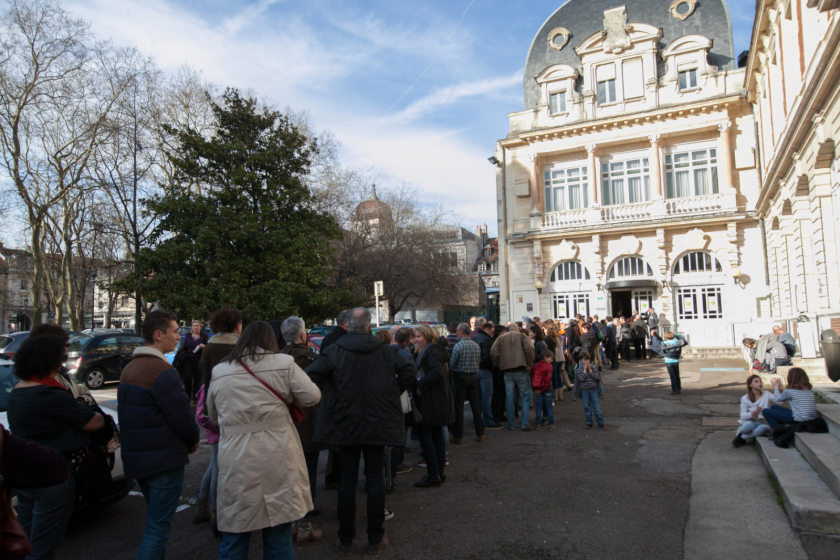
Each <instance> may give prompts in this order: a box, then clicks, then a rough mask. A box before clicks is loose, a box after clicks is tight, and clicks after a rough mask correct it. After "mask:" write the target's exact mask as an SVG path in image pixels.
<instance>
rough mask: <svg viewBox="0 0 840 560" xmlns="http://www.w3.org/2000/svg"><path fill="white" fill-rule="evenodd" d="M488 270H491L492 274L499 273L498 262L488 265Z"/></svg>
mask: <svg viewBox="0 0 840 560" xmlns="http://www.w3.org/2000/svg"><path fill="white" fill-rule="evenodd" d="M490 270H492V271H493V272H499V261H493V262H492V263H491V264H490Z"/></svg>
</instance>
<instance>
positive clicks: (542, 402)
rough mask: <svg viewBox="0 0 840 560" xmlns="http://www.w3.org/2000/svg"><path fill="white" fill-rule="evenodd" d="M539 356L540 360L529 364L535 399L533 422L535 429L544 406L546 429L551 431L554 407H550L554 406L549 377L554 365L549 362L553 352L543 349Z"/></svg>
mask: <svg viewBox="0 0 840 560" xmlns="http://www.w3.org/2000/svg"><path fill="white" fill-rule="evenodd" d="M541 357H542V360H540V361H539V362H536V363H535V364H534V365H533V366H531V388H532V389H533V390H534V396H535V397H536V401H537V406H536V417H535V422H534V424H536V429H537V430H539V429H540V427H541V425H542V424H541V420H540V418H541V417H542V414H541V413H542V410H543V407H545V409H546V415H547V416H548V429H549V430H550V431H551V430H554V408H552V407H553V406H554V402H553V401H554V398H553V397H554V395H553V392H552V390H551V378H552V376H553V374H554V367H553V366H552V365H551V362H553V361H554V353H553V352H552V351H551V350H543V353H542V355H541Z"/></svg>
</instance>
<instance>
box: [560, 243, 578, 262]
mask: <svg viewBox="0 0 840 560" xmlns="http://www.w3.org/2000/svg"><path fill="white" fill-rule="evenodd" d="M579 252H580V248H579V247H578V246H577V245H575V244H574V243H572V242H571V241H569V240H568V239H564V240H563V241H561V242H560V245H559V246H558V247H557V257H558V258H559V259H560V260H563V261H570V260H574V259H576V258H577V256H578V253H579Z"/></svg>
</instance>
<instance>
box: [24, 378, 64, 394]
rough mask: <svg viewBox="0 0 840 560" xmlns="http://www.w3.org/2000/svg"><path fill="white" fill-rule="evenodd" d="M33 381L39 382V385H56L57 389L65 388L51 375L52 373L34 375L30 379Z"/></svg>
mask: <svg viewBox="0 0 840 560" xmlns="http://www.w3.org/2000/svg"><path fill="white" fill-rule="evenodd" d="M32 381H34V382H35V383H40V384H41V385H46V386H47V387H58V388H59V389H64V390H65V391H66V390H67V388H66V387H65V386H64V385H62V384H61V383H59V382H58V380H57V379H56V378H55V377H53V376H52V375H46V376H44V377H35V378H33V379H32Z"/></svg>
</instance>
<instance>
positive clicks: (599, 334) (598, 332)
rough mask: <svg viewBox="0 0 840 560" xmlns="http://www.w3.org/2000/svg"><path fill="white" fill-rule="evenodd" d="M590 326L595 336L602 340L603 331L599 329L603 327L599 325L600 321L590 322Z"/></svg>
mask: <svg viewBox="0 0 840 560" xmlns="http://www.w3.org/2000/svg"><path fill="white" fill-rule="evenodd" d="M592 328H593V329H594V330H595V336H597V337H598V340H599V341H603V340H604V333H603V332H601V329H602V328H603V327H602V326H601V324H600V323H592Z"/></svg>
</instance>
